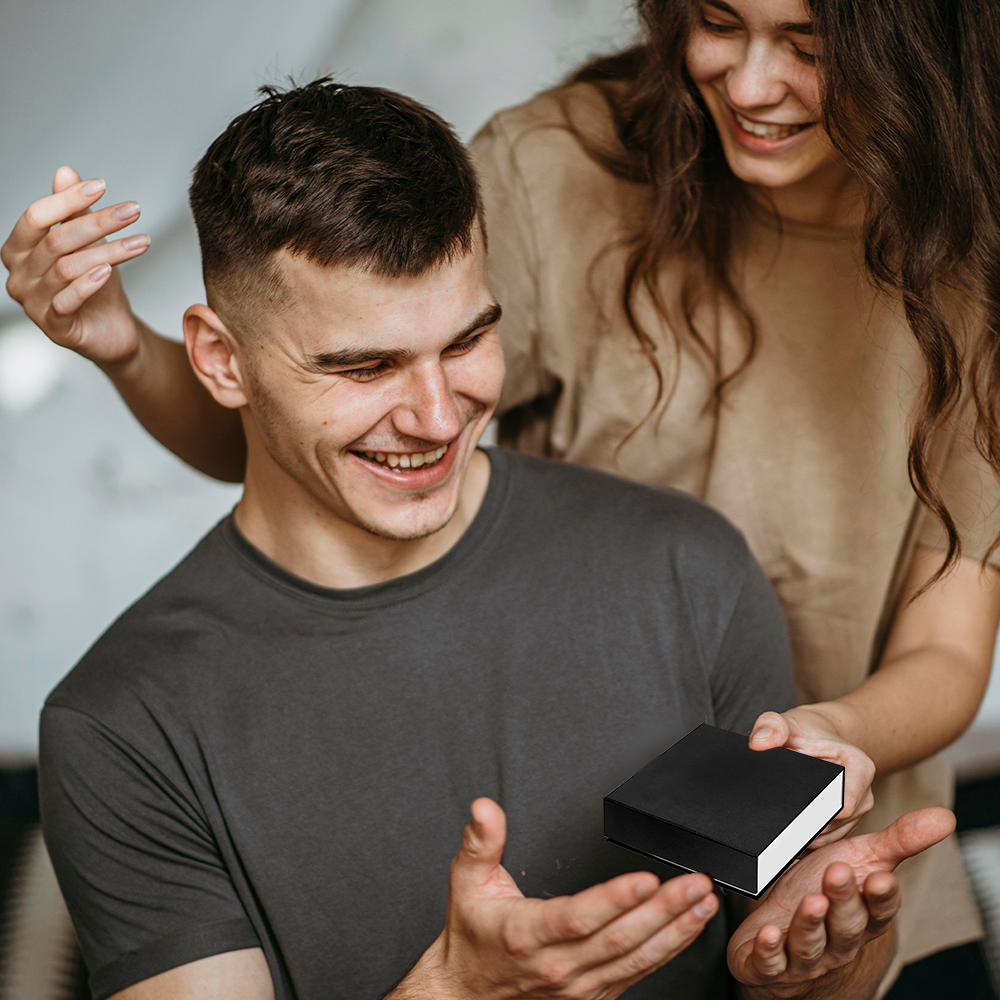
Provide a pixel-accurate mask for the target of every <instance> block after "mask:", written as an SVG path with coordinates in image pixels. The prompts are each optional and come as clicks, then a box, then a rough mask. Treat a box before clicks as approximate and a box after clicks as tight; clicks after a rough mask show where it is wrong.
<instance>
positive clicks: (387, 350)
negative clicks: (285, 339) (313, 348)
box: [302, 347, 413, 374]
mask: <svg viewBox="0 0 1000 1000" xmlns="http://www.w3.org/2000/svg"><path fill="white" fill-rule="evenodd" d="M411 357H413V352H412V351H408V350H407V349H406V348H405V347H383V348H381V349H377V348H373V347H345V348H344V349H343V350H342V351H321V352H320V353H319V354H310V355H309V356H308V357H306V358H305V360H304V361H303V362H302V366H303V367H304V368H306V369H307V370H308V371H311V372H317V373H318V374H323V373H324V372H326V371H327V370H328V369H330V368H353V367H355V366H356V365H367V364H371V362H373V361H406V360H407V358H411Z"/></svg>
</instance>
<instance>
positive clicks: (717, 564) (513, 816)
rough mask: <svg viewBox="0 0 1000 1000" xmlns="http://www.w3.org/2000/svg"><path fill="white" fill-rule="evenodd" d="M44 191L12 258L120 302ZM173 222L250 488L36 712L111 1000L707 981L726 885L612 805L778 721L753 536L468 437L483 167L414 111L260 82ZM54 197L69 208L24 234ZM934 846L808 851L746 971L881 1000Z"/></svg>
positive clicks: (58, 823)
mask: <svg viewBox="0 0 1000 1000" xmlns="http://www.w3.org/2000/svg"><path fill="white" fill-rule="evenodd" d="M96 193H99V191H98V192H96ZM54 197H55V199H56V200H55V201H47V202H46V203H45V204H41V203H39V205H37V206H35V207H33V209H32V210H29V213H28V214H27V215H26V217H25V219H23V220H22V222H21V223H19V227H21V228H20V230H15V234H14V236H13V237H12V240H11V241H9V242H8V248H7V251H6V252H7V253H8V254H9V253H11V252H12V251H11V249H10V248H11V246H13V247H14V248H15V249H14V251H13V252H14V253H18V252H20V251H18V250H17V249H16V248H17V246H18V245H19V241H20V244H24V245H26V244H28V243H32V240H34V242H33V243H32V246H33V247H36V248H37V247H41V250H40V252H41V253H42V254H46V253H49V254H54V255H55V256H56V257H62V256H63V255H65V254H69V255H70V257H66V258H65V259H67V260H71V257H72V256H73V255H76V256H77V263H76V265H74V264H73V263H72V261H71V262H70V264H68V265H64V266H63V268H62V271H63V274H62V279H63V280H64V283H65V285H66V287H67V288H71V287H72V283H73V282H74V281H77V280H79V278H81V277H82V278H83V279H85V280H91V281H93V280H94V279H93V277H91V275H94V274H95V273H96V272H95V268H96V271H99V272H101V273H102V274H103V277H102V278H98V280H99V281H102V280H106V278H107V274H106V273H105V272H104V271H103V266H104V265H103V264H102V260H103V261H105V262H108V261H110V260H112V259H113V255H114V254H115V253H117V252H120V248H119V250H116V249H115V248H114V245H108V246H107V247H102V246H100V245H93V244H95V240H98V239H100V237H101V236H103V235H105V234H106V233H108V232H111V231H112V228H113V226H112V224H111V222H110V221H109V219H107V218H102V216H101V214H100V213H96V214H93V215H86V214H83V215H80V216H79V217H77V218H74V219H69V216H70V215H75V214H76V213H77V212H82V211H84V210H85V209H86V208H87V207H88V205H89V204H90V203H92V201H93V200H94V199H95V192H94V191H92V190H91V192H90V193H89V194H88V193H87V186H86V185H83V184H78V185H71V186H70V187H68V188H66V189H65V190H64V191H63V192H61V193H60V194H59V195H56V196H54ZM88 198H89V199H90V201H89V202H88V200H87V199H88ZM191 202H192V207H193V210H194V214H195V220H196V223H197V226H198V232H199V238H200V242H201V251H202V261H203V266H204V273H205V282H206V288H207V291H208V305H197V306H192V307H191V308H190V309H189V310H188V312H187V314H186V315H185V338H186V343H187V349H188V353H189V356H190V361H191V365H192V368H193V370H194V372H195V373H196V375H197V377H198V379H199V380H200V381H201V383H202V384H203V385H204V386H205V387H206V388H207V389H208V391H209V392H210V393H211V395H212V396H213V397H214V399H215V400H216V401H217V402H218V403H221V404H222V405H223V406H226V407H231V408H236V409H238V410H239V411H240V413H241V416H242V421H243V428H244V432H245V434H246V437H247V451H248V458H247V468H246V477H245V491H244V495H243V498H242V500H241V501H240V503H239V505H238V507H237V508H236V511H235V512H234V515H233V516H232V517H230V518H227V519H226V520H224V521H223V522H222V523H221V524H220V525H219V526H218V527H217V528H215V529H214V530H213V531H212V532H210V533H209V534H208V535H207V536H206V537H205V539H203V540H202V542H201V543H200V544H199V545H198V547H197V548H196V549H195V550H194V551H193V552H192V553H191V554H190V555H189V556H188V557H187V558H186V559H185V560H184V561H183V562H182V563H181V564H180V565H179V566H178V567H177V568H176V569H175V570H174V571H173V572H172V573H170V574H169V575H168V576H167V577H166V578H165V579H164V580H163V581H161V582H160V583H159V584H158V585H157V586H156V587H154V588H153V589H152V590H151V591H150V592H149V593H148V594H147V595H145V597H143V598H142V599H141V600H140V601H139V602H138V603H137V604H135V605H134V606H133V607H132V608H131V609H130V610H129V611H127V612H126V613H125V614H124V615H123V616H122V617H121V618H120V619H119V620H118V621H117V622H116V623H115V624H114V625H113V626H112V628H111V629H110V630H109V631H108V632H107V633H106V634H105V635H104V636H103V637H102V638H101V639H100V640H99V641H98V643H97V644H96V645H95V646H94V648H93V649H92V650H91V651H90V652H89V653H88V654H87V655H86V656H85V657H84V659H83V660H82V661H81V662H80V664H78V665H77V667H76V668H75V669H74V670H73V672H72V673H71V674H70V675H69V676H68V677H67V678H66V679H65V680H64V681H63V682H62V683H61V684H60V685H59V687H58V688H57V689H56V690H55V691H54V692H53V694H52V695H51V696H50V698H49V700H48V702H47V704H46V707H45V710H44V712H43V718H42V746H41V781H42V805H43V818H44V824H45V829H46V836H47V840H48V844H49V848H50V851H51V854H52V857H53V862H54V864H55V866H56V870H57V872H58V874H59V878H60V883H61V885H62V887H63V891H64V893H65V895H66V898H67V902H68V904H69V907H70V910H71V912H72V914H73V916H74V922H75V924H76V927H77V930H78V934H79V937H80V942H81V946H82V948H83V951H84V954H85V956H86V958H87V962H88V966H89V968H90V971H91V984H92V988H93V992H94V995H95V997H96V998H98V1000H103V998H104V997H108V996H115V997H120V998H123V1000H152V998H184V997H195V996H197V997H199V998H214V997H219V998H221V997H234V996H238V997H247V998H252V1000H258V998H260V1000H265V998H270V997H278V998H291V997H299V998H302V1000H308V998H317V1000H318V998H329V997H334V996H336V997H341V996H342V997H350V998H359V997H372V998H374V997H376V996H379V995H384V996H390V997H392V998H394V1000H405V998H407V997H434V998H440V1000H458V998H471V997H476V998H494V997H495V998H500V997H504V998H515V997H524V998H527V997H563V998H569V997H578V998H588V1000H590V998H593V1000H596V998H598V997H600V998H605V997H614V996H618V995H619V994H621V993H622V992H623V991H624V990H626V989H629V990H630V992H629V994H628V995H629V996H630V997H636V998H639V997H653V996H656V997H662V996H683V997H685V998H696V997H710V996H723V995H725V994H726V992H727V990H728V986H727V975H726V965H725V961H724V958H723V954H724V952H725V932H724V929H723V922H722V918H721V916H720V917H719V918H718V919H713V918H714V917H716V915H717V913H718V909H719V902H718V900H717V898H716V897H715V896H714V894H713V893H712V892H711V885H710V883H709V881H708V879H707V878H705V876H703V875H698V874H688V875H682V876H678V877H670V876H671V875H674V874H675V873H673V872H672V871H670V870H669V869H668V868H667V867H666V866H661V865H656V864H654V865H653V866H651V867H652V870H653V872H654V875H655V876H661V877H664V878H666V879H667V880H666V881H665V882H664V883H663V884H662V885H661V884H660V882H659V879H658V878H657V877H654V875H651V874H649V873H648V872H634V871H632V869H633V867H634V865H633V858H632V856H631V855H629V854H627V852H624V851H622V850H621V849H619V848H616V847H614V846H612V845H610V844H607V843H606V842H604V841H603V839H602V837H601V800H602V796H603V795H604V793H605V792H607V791H608V790H610V789H611V788H613V787H614V786H615V785H616V784H617V783H618V782H619V781H621V780H623V779H624V778H625V777H627V776H628V775H629V774H631V773H632V772H633V771H634V770H635V769H636V768H637V767H638V766H640V765H641V764H643V763H645V762H646V761H647V760H648V759H649V758H650V757H651V756H652V755H653V754H654V753H655V752H657V751H659V750H662V749H663V748H665V746H667V745H669V743H671V742H672V741H673V740H674V739H675V738H676V737H677V736H679V735H681V734H683V733H684V732H685V731H686V730H688V729H690V728H692V727H693V726H695V725H697V724H698V723H700V722H703V721H709V722H712V723H714V724H716V725H721V726H724V727H727V728H731V729H737V730H742V731H747V730H748V729H749V728H750V726H751V724H752V723H753V720H754V719H755V718H756V717H757V715H758V714H759V713H760V712H761V711H763V710H765V709H768V708H783V707H786V706H787V705H789V704H790V703H791V700H792V690H791V684H790V667H789V654H788V649H787V644H786V638H785V635H784V629H783V622H782V620H781V615H780V612H779V610H778V608H777V604H776V602H775V599H774V597H773V594H772V593H771V591H770V587H769V585H768V584H767V581H766V580H765V578H764V576H763V574H762V573H761V571H760V570H759V568H758V567H757V566H756V564H755V563H754V561H753V559H752V558H751V557H750V555H749V553H748V551H747V549H746V546H745V544H744V543H743V541H742V539H741V538H740V537H739V535H738V534H737V533H736V532H735V531H734V529H732V528H731V527H730V526H729V525H728V524H727V523H726V522H725V521H724V520H723V519H722V518H721V517H720V516H719V515H717V514H715V513H713V512H711V511H710V510H708V509H707V508H706V507H704V506H703V505H701V504H699V503H697V502H696V501H694V500H692V499H690V498H685V497H682V496H680V495H677V494H671V493H664V492H660V491H657V490H653V489H650V488H647V487H643V486H639V485H637V484H632V483H626V482H624V481H620V480H617V479H614V478H612V477H608V476H606V475H602V474H598V473H594V472H589V471H584V470H581V469H577V468H574V467H572V466H568V465H564V464H558V463H547V462H542V461H539V460H536V459H529V458H526V457H518V456H513V455H508V454H505V453H503V452H499V451H491V452H484V451H481V450H477V442H478V440H479V437H480V435H481V433H482V431H483V429H484V428H485V426H486V424H487V422H488V420H489V419H490V415H491V414H492V412H493V409H494V407H495V405H496V403H497V399H498V397H499V393H500V387H501V383H502V378H503V361H502V355H501V351H500V347H499V344H498V342H497V338H496V334H495V326H496V323H497V321H498V319H499V316H500V306H499V304H498V303H496V302H495V301H494V300H493V298H492V296H491V294H490V291H489V288H488V285H487V282H486V277H485V273H486V272H485V238H486V234H485V232H484V230H483V227H482V223H481V219H480V213H479V199H478V192H477V187H476V181H475V177H474V174H473V171H472V169H471V167H470V164H469V162H468V160H467V157H466V154H465V152H464V150H463V149H462V147H461V145H460V144H459V143H458V141H457V140H456V139H455V137H454V136H453V135H452V133H451V132H450V131H449V130H448V128H447V127H446V126H445V125H444V124H443V123H442V122H441V121H440V120H439V119H437V118H436V117H435V116H434V115H433V114H431V113H430V112H428V111H427V110H426V109H423V108H421V107H420V106H419V105H416V104H414V103H413V102H411V101H409V100H407V99H405V98H403V97H400V96H399V95H394V94H391V93H388V92H385V91H379V90H371V89H367V88H348V87H338V86H335V85H333V84H330V83H328V82H326V81H318V82H316V83H314V84H311V85H309V86H307V87H303V88H300V89H298V90H294V91H291V92H289V93H287V94H280V93H277V92H272V93H270V96H269V97H268V99H267V100H265V101H263V102H262V103H261V104H260V105H258V106H257V107H256V108H254V109H252V110H251V111H249V112H247V113H246V114H244V115H242V116H240V117H239V118H237V119H236V120H235V121H234V122H233V123H232V124H231V125H230V126H229V128H227V130H226V131H225V132H224V133H223V135H222V136H220V138H219V139H217V140H216V142H215V143H213V145H212V146H211V147H210V149H209V150H208V152H207V153H206V155H205V157H204V158H203V159H202V161H201V163H200V164H199V166H198V168H197V170H196V172H195V177H194V182H193V184H192V188H191ZM46 212H50V213H52V212H54V213H56V216H57V217H59V218H63V219H69V221H66V222H65V224H64V225H61V226H59V227H58V229H57V230H52V233H49V234H48V235H45V233H46V232H47V231H48V229H49V226H51V225H52V223H53V222H55V221H56V218H54V217H51V216H46V214H45V213H46ZM112 212H113V210H112ZM59 213H62V215H61V216H60V215H59ZM47 218H52V221H51V222H47ZM102 227H103V231H102ZM53 234H55V235H54V236H53ZM43 244H45V245H43ZM31 252H34V250H33V251H31ZM102 255H103V257H102ZM6 260H8V258H5V261H6ZM75 266H78V267H79V268H80V269H81V270H80V274H79V275H74V274H72V273H71V272H72V270H73V268H74V267H75ZM95 283H96V282H95ZM60 294H61V293H60ZM70 311H71V310H70ZM470 802H472V819H471V821H470V822H469V823H468V825H467V826H466V828H465V834H464V839H463V840H462V843H461V847H460V849H459V852H458V854H457V855H456V856H455V858H454V860H452V861H451V864H450V873H449V859H450V857H451V854H452V852H453V851H454V848H455V840H456V839H457V833H458V829H459V827H460V825H461V823H462V821H463V820H464V818H465V816H466V815H467V810H468V808H469V803H470ZM498 803H499V804H498ZM501 805H502V807H503V808H502V809H501ZM950 830H951V821H950V818H949V816H948V814H946V813H945V812H944V811H943V810H936V811H935V810H924V811H923V812H922V813H921V814H912V815H911V816H909V817H904V818H903V819H902V820H900V821H898V822H897V823H896V824H894V825H893V827H891V828H890V829H889V830H888V831H884V832H883V833H881V834H875V835H869V836H867V837H861V838H855V839H854V840H851V841H844V842H841V843H839V844H835V845H832V846H831V847H830V848H825V849H823V850H822V851H819V852H815V853H814V854H813V855H811V856H810V857H809V858H808V859H807V860H805V861H803V862H801V863H800V864H799V865H797V866H796V867H795V868H794V869H792V870H791V871H790V872H789V873H788V874H787V875H786V876H785V877H784V878H783V879H782V880H780V881H779V883H778V884H777V885H776V887H775V889H774V890H773V892H772V893H771V894H770V896H769V898H768V900H767V901H766V902H765V903H764V905H763V906H761V907H760V908H759V909H757V910H756V911H755V912H754V913H753V914H751V916H750V917H749V918H748V919H747V921H746V922H745V923H744V924H743V925H742V926H741V927H740V928H739V929H738V930H737V932H736V934H735V935H734V937H733V939H732V941H731V943H730V965H731V967H732V969H733V971H734V973H735V974H736V975H737V976H738V977H739V978H740V979H741V980H742V981H743V982H745V983H747V984H750V985H749V986H748V992H749V993H750V994H752V995H761V996H771V995H781V996H792V995H801V996H809V995H815V996H833V995H836V996H838V997H854V996H856V997H862V996H871V995H872V994H873V992H874V990H875V988H876V985H877V983H878V980H879V977H880V974H881V971H882V970H883V969H884V968H885V965H886V963H887V962H888V958H889V956H890V954H891V949H892V935H891V934H885V933H883V932H884V931H886V929H887V928H889V927H890V922H891V918H892V916H893V914H894V913H895V911H896V910H897V909H898V906H899V896H898V887H897V886H896V883H895V881H894V878H893V876H892V875H891V872H892V869H893V868H894V867H895V865H896V864H898V863H899V861H901V860H902V859H903V858H905V857H907V856H910V855H912V854H914V853H916V852H918V851H919V850H922V849H923V848H925V847H927V846H929V845H930V844H932V843H934V842H936V841H937V840H940V839H942V838H943V837H944V836H946V835H947V834H948V833H949V832H950ZM501 855H503V865H501ZM845 861H846V862H849V864H845V863H844V862H845ZM442 927H443V929H442Z"/></svg>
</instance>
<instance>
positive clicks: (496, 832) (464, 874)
mask: <svg viewBox="0 0 1000 1000" xmlns="http://www.w3.org/2000/svg"><path fill="white" fill-rule="evenodd" d="M471 812H472V818H471V819H470V820H469V822H468V823H466V824H465V830H464V832H463V834H462V844H461V846H460V847H459V849H458V854H456V855H455V859H454V861H452V863H451V879H452V886H453V888H462V887H464V886H470V887H471V886H478V885H482V884H483V883H484V882H486V881H488V880H489V879H490V878H491V877H492V876H493V874H494V872H495V871H496V869H497V868H498V867H499V865H500V858H501V857H502V856H503V849H504V846H505V845H506V843H507V816H506V814H505V813H504V811H503V809H501V808H500V806H499V805H497V803H496V802H494V801H493V800H492V799H487V798H479V799H476V800H475V802H473V803H472V807H471Z"/></svg>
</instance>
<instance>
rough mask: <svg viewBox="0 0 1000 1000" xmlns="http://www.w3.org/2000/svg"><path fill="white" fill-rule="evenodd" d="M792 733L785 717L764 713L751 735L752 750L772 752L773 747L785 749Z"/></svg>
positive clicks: (773, 713)
mask: <svg viewBox="0 0 1000 1000" xmlns="http://www.w3.org/2000/svg"><path fill="white" fill-rule="evenodd" d="M790 735H791V731H790V730H789V728H788V722H787V721H786V720H785V717H784V716H783V715H778V713H777V712H764V714H763V715H759V716H758V717H757V721H756V722H755V723H754V724H753V730H752V731H751V733H750V749H751V750H770V749H771V748H772V747H783V746H784V745H785V744H786V743H787V742H788V737H789V736H790Z"/></svg>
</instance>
